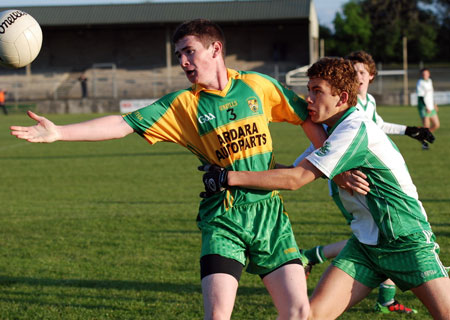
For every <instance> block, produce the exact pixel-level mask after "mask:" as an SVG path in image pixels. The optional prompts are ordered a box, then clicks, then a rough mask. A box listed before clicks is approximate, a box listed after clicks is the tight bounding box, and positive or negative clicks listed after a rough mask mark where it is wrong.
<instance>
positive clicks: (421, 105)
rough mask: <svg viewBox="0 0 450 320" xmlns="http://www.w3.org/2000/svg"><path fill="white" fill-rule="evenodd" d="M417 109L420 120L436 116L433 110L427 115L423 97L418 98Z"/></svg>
mask: <svg viewBox="0 0 450 320" xmlns="http://www.w3.org/2000/svg"><path fill="white" fill-rule="evenodd" d="M417 108H418V109H419V115H420V118H421V119H423V118H426V117H432V116H434V115H436V114H437V113H436V110H434V109H433V110H432V111H431V112H430V113H427V108H426V106H425V101H424V100H423V97H419V99H418V103H417Z"/></svg>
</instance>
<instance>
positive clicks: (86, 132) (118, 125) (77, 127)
mask: <svg viewBox="0 0 450 320" xmlns="http://www.w3.org/2000/svg"><path fill="white" fill-rule="evenodd" d="M57 130H58V133H59V139H58V140H62V141H102V140H111V139H119V138H123V137H125V136H126V135H128V134H130V133H132V132H133V129H132V128H131V127H130V126H129V125H128V124H127V123H126V122H125V120H123V118H122V116H120V115H113V116H106V117H102V118H97V119H93V120H89V121H85V122H80V123H75V124H69V125H64V126H57Z"/></svg>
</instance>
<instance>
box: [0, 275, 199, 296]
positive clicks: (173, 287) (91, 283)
mask: <svg viewBox="0 0 450 320" xmlns="http://www.w3.org/2000/svg"><path fill="white" fill-rule="evenodd" d="M16 284H23V285H27V286H43V287H72V288H88V289H114V290H136V291H145V290H148V291H158V292H173V293H180V292H184V293H196V292H200V291H201V289H200V285H193V284H179V283H168V282H160V283H158V282H141V281H129V280H84V279H51V278H31V277H9V276H0V285H1V286H13V285H16Z"/></svg>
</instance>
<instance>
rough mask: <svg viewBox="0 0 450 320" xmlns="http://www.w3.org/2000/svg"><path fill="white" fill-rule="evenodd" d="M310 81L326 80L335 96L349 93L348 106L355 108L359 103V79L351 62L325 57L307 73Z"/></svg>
mask: <svg viewBox="0 0 450 320" xmlns="http://www.w3.org/2000/svg"><path fill="white" fill-rule="evenodd" d="M307 75H308V77H309V78H310V79H313V78H320V79H323V80H326V81H327V82H328V83H329V84H330V86H331V93H332V94H333V95H340V94H341V93H342V92H343V91H345V92H347V93H348V101H347V104H348V105H349V106H351V107H352V106H355V105H356V103H357V102H358V98H357V94H358V87H359V84H358V79H357V77H356V71H355V68H353V64H352V62H351V61H350V60H348V59H344V58H336V57H325V58H322V59H320V60H319V61H317V62H316V63H314V64H313V65H312V66H311V67H310V68H309V69H308V71H307Z"/></svg>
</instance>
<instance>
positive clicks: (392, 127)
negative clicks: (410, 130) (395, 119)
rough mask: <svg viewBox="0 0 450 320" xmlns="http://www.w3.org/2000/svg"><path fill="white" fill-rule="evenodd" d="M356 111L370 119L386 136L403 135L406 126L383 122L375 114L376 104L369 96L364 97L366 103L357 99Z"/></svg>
mask: <svg viewBox="0 0 450 320" xmlns="http://www.w3.org/2000/svg"><path fill="white" fill-rule="evenodd" d="M356 109H358V110H360V111H362V112H363V113H364V114H365V116H366V117H367V118H368V119H372V120H373V121H374V122H375V123H376V124H377V126H379V127H380V128H381V130H383V131H384V133H386V134H405V130H406V126H405V125H402V124H396V123H389V122H384V120H383V118H381V117H380V116H379V115H378V113H377V103H376V102H375V98H374V97H373V96H372V95H371V94H367V95H366V101H362V100H361V99H360V98H359V97H358V103H357V104H356Z"/></svg>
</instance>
